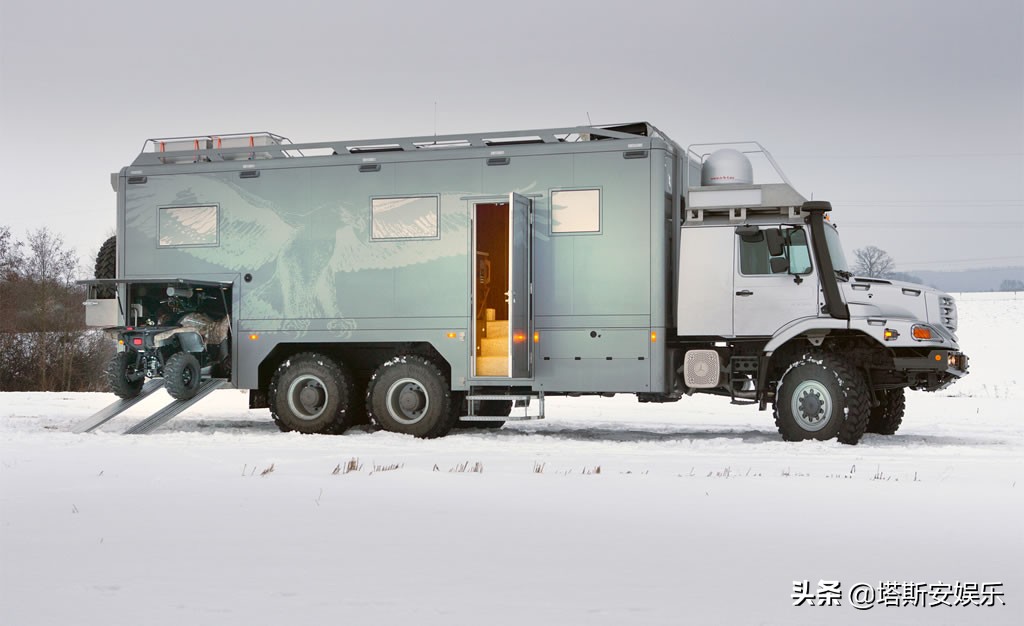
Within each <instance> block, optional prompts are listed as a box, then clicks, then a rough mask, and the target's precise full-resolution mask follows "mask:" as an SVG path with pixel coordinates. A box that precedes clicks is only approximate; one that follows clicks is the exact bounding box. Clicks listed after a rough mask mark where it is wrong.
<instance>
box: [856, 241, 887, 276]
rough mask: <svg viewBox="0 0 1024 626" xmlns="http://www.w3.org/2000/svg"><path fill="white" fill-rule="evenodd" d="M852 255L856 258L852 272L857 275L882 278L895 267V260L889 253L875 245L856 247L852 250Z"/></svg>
mask: <svg viewBox="0 0 1024 626" xmlns="http://www.w3.org/2000/svg"><path fill="white" fill-rule="evenodd" d="M853 256H854V258H855V259H856V261H854V264H853V273H854V274H856V275H857V276H871V277H875V278H883V277H885V276H888V275H889V274H891V273H892V272H893V270H895V269H896V262H895V261H893V259H892V257H891V256H889V253H888V252H886V251H885V250H882V249H881V248H878V247H875V246H867V247H866V248H857V249H856V250H854V251H853Z"/></svg>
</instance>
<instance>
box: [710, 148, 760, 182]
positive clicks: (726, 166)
mask: <svg viewBox="0 0 1024 626" xmlns="http://www.w3.org/2000/svg"><path fill="white" fill-rule="evenodd" d="M753 182H754V167H753V166H752V165H751V164H750V159H748V158H747V157H746V156H744V154H743V153H742V152H740V151H738V150H733V149H732V148H722V149H721V150H715V152H714V153H712V155H711V156H710V157H708V160H707V161H705V162H704V166H703V167H702V168H701V170H700V184H701V186H702V187H707V186H709V185H734V184H743V185H750V184H753Z"/></svg>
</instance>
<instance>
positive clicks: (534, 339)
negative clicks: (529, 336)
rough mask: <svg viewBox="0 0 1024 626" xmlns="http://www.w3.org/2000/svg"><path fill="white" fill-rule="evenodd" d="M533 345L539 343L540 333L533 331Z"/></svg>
mask: <svg viewBox="0 0 1024 626" xmlns="http://www.w3.org/2000/svg"><path fill="white" fill-rule="evenodd" d="M533 343H540V331H539V330H535V331H533Z"/></svg>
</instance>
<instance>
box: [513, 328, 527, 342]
mask: <svg viewBox="0 0 1024 626" xmlns="http://www.w3.org/2000/svg"><path fill="white" fill-rule="evenodd" d="M525 341H526V333H524V332H522V331H516V332H515V333H513V334H512V343H524V342H525Z"/></svg>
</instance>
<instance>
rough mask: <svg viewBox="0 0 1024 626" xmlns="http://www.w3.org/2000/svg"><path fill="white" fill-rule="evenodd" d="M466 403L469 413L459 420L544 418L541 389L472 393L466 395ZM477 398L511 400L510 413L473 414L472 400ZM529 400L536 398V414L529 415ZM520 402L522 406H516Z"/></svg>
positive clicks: (491, 420)
mask: <svg viewBox="0 0 1024 626" xmlns="http://www.w3.org/2000/svg"><path fill="white" fill-rule="evenodd" d="M466 400H468V402H467V403H466V404H467V406H468V407H469V415H463V416H461V417H459V421H460V422H493V421H495V420H501V421H506V422H522V421H529V420H542V419H544V392H543V391H541V392H539V393H536V394H531V393H518V394H508V395H501V394H473V395H468V396H466ZM477 400H511V401H512V402H513V403H514V404H513V407H512V413H511V414H510V415H509V416H508V417H494V416H493V415H492V416H488V415H476V414H474V411H473V408H474V406H473V405H474V401H477ZM530 400H537V414H536V415H530ZM520 403H521V404H522V406H521V407H520V406H518V405H520ZM517 408H522V413H519V412H518V411H517V410H516V409H517Z"/></svg>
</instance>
